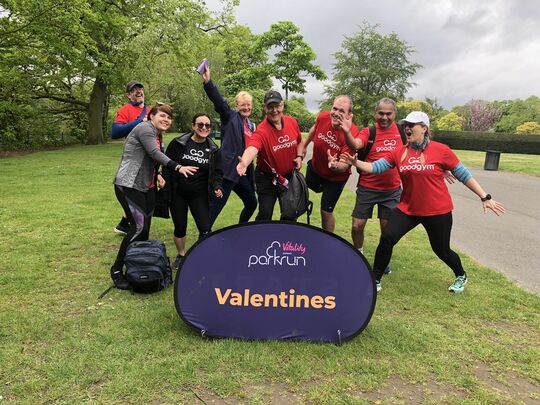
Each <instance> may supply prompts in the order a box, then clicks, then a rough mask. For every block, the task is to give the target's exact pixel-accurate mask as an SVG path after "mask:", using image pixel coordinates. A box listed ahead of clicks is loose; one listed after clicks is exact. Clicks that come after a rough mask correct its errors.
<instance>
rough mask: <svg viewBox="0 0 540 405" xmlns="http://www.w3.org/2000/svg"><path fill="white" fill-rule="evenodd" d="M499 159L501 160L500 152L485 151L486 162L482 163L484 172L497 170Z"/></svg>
mask: <svg viewBox="0 0 540 405" xmlns="http://www.w3.org/2000/svg"><path fill="white" fill-rule="evenodd" d="M500 158H501V151H499V150H487V151H486V160H485V161H484V170H499V160H500Z"/></svg>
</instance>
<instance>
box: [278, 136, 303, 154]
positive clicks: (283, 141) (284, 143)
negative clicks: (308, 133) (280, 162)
mask: <svg viewBox="0 0 540 405" xmlns="http://www.w3.org/2000/svg"><path fill="white" fill-rule="evenodd" d="M277 140H278V142H279V145H274V146H272V149H273V150H274V152H275V151H278V150H280V149H284V148H290V147H292V146H294V145H296V144H297V142H296V139H293V140H292V141H291V139H290V138H289V135H284V136H280V137H279V138H278V139H277Z"/></svg>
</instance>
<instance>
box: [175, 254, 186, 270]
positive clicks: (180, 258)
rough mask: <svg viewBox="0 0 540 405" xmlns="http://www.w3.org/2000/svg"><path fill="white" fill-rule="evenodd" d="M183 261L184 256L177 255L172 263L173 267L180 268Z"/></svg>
mask: <svg viewBox="0 0 540 405" xmlns="http://www.w3.org/2000/svg"><path fill="white" fill-rule="evenodd" d="M182 263H184V256H180V255H177V256H176V259H174V262H173V264H172V268H173V269H175V270H178V268H179V267H180V266H182Z"/></svg>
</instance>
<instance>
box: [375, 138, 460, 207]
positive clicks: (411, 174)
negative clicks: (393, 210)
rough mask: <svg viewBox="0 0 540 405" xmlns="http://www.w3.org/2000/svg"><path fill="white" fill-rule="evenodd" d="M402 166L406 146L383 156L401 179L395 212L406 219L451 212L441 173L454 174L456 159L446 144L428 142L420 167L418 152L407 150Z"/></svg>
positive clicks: (411, 149)
mask: <svg viewBox="0 0 540 405" xmlns="http://www.w3.org/2000/svg"><path fill="white" fill-rule="evenodd" d="M408 149H409V152H408V155H407V157H406V158H405V159H404V160H403V162H401V157H402V156H403V153H404V152H405V146H402V147H401V148H399V149H397V150H394V151H393V152H391V153H389V154H388V155H387V156H385V160H387V161H388V163H390V164H391V165H395V166H396V168H397V170H398V171H399V176H400V177H401V183H402V185H403V191H402V193H401V201H400V202H399V204H398V206H397V208H398V209H399V210H400V211H402V212H404V213H405V214H407V215H415V216H432V215H441V214H447V213H449V212H450V211H452V210H453V209H454V206H453V204H452V198H451V197H450V193H449V192H448V188H447V187H446V183H445V182H444V171H445V170H453V169H454V168H455V167H456V166H457V165H458V163H459V159H458V157H457V156H456V155H455V153H454V152H452V150H451V149H450V148H449V147H448V146H447V145H445V144H442V143H439V142H435V141H430V142H429V144H428V145H427V146H426V148H425V149H424V159H425V161H424V163H423V164H422V163H420V160H419V158H420V154H421V152H420V151H418V150H414V149H413V148H410V147H409V148H408Z"/></svg>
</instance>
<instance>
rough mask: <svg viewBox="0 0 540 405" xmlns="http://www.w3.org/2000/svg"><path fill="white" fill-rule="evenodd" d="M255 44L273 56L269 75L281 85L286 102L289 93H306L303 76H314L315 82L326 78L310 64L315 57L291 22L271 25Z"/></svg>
mask: <svg viewBox="0 0 540 405" xmlns="http://www.w3.org/2000/svg"><path fill="white" fill-rule="evenodd" d="M257 44H258V47H259V48H260V49H264V50H266V51H272V52H273V53H274V58H273V61H272V63H271V64H270V68H271V70H270V73H271V75H272V77H275V78H276V79H277V80H278V81H280V82H281V84H282V88H283V90H285V99H288V98H289V93H290V92H296V93H300V94H304V93H305V92H306V86H305V83H306V80H305V79H304V77H305V76H313V77H315V78H316V79H317V80H324V79H326V74H325V73H324V71H323V70H322V69H321V68H320V67H319V66H317V65H315V64H313V61H314V60H315V59H316V58H317V55H315V52H313V50H312V49H311V47H310V46H309V45H308V44H307V43H306V42H305V41H304V37H303V36H302V35H301V34H300V33H299V29H298V27H297V26H296V25H294V24H293V23H292V22H290V21H280V22H278V23H275V24H272V25H271V26H270V30H269V31H268V32H265V33H263V34H262V35H260V36H259V38H258V39H257Z"/></svg>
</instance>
